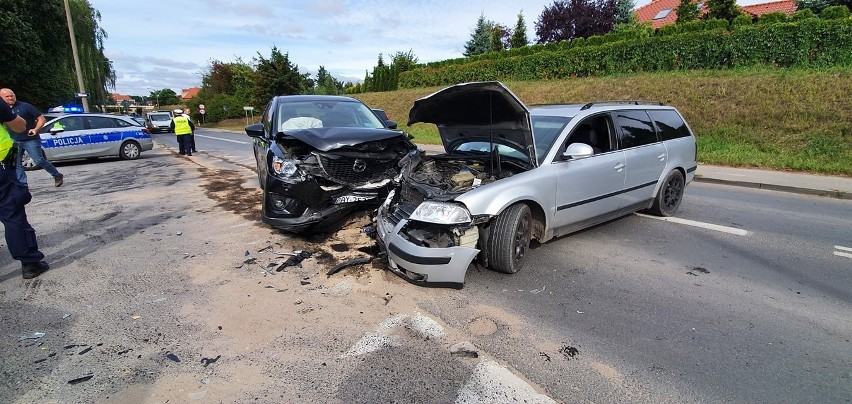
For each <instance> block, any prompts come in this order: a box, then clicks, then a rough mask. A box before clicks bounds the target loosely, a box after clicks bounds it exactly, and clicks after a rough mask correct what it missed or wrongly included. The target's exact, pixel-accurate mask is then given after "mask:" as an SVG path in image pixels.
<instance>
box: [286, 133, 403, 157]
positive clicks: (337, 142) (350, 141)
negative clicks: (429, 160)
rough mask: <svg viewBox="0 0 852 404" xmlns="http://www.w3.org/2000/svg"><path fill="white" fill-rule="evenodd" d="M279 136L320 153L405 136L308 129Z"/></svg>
mask: <svg viewBox="0 0 852 404" xmlns="http://www.w3.org/2000/svg"><path fill="white" fill-rule="evenodd" d="M278 136H284V137H291V138H294V139H297V140H301V141H302V142H305V143H307V144H308V145H309V146H311V147H313V148H315V149H318V150H320V151H324V152H327V151H330V150H334V149H339V148H341V147H345V146H354V145H357V144H361V143H367V142H372V141H376V140H384V139H391V138H394V137H398V136H403V133H402V132H400V131H395V130H391V129H369V128H335V127H332V128H306V129H291V130H285V131H282V132H278Z"/></svg>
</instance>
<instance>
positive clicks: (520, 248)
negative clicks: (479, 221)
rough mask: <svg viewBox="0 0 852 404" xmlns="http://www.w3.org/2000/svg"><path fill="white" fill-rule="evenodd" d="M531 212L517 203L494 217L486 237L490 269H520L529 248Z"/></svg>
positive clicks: (508, 271)
mask: <svg viewBox="0 0 852 404" xmlns="http://www.w3.org/2000/svg"><path fill="white" fill-rule="evenodd" d="M531 235H532V213H531V212H530V207H529V206H527V205H526V204H523V203H519V204H515V205H512V206H510V207H509V208H508V209H506V211H504V212H503V213H501V214H500V215H499V216H497V218H496V219H494V223H493V224H492V225H491V231H490V236H489V238H488V245H487V248H488V265H489V267H490V268H491V270H493V271H496V272H502V273H504V274H513V273H516V272H518V271H520V270H521V268H523V266H524V261H525V260H526V256H527V252H528V251H529V248H530V238H531Z"/></svg>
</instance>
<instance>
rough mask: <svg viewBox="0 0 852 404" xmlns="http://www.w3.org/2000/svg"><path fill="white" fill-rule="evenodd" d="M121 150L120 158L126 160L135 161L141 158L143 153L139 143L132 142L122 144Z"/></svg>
mask: <svg viewBox="0 0 852 404" xmlns="http://www.w3.org/2000/svg"><path fill="white" fill-rule="evenodd" d="M119 150H120V151H119V156H120V157H121V158H122V159H124V160H135V159H137V158H139V154H141V153H142V148H141V147H139V143H136V142H134V141H132V140H128V141H126V142H124V143H122V145H121V149H119Z"/></svg>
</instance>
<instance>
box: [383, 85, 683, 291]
mask: <svg viewBox="0 0 852 404" xmlns="http://www.w3.org/2000/svg"><path fill="white" fill-rule="evenodd" d="M417 122H424V123H433V124H436V125H437V126H438V130H439V132H440V135H441V140H442V142H443V145H444V148H445V150H446V153H445V154H439V155H435V156H424V155H422V154H419V155H416V156H414V157H412V158H410V159H407V160H406V161H405V163H406V164H405V166H404V167H403V169H402V173H401V180H400V186H399V188H398V189H396V190H395V191H393V192H391V193H390V194H389V195H388V197H387V198H386V199H385V201H384V202H383V204H382V205H381V206H380V207H379V209H378V212H377V215H376V230H377V231H376V235H377V238H378V241H379V246H380V247H381V248H382V249H383V250H384V251H385V252H387V257H388V262H389V267H390V268H391V270H393V271H394V272H396V273H397V274H398V275H400V276H401V277H403V278H404V279H406V280H408V281H409V282H412V283H415V284H420V285H436V286H450V287H459V288H460V287H462V286H463V284H464V279H465V274H466V272H467V269H468V266H469V265H470V264H471V263H472V261H473V260H474V259H478V261H479V263H480V264H481V265H483V266H485V267H488V268H490V269H492V270H494V271H498V272H503V273H515V272H517V271H519V270H521V268H523V266H524V262H525V259H526V257H527V253H528V252H529V251H528V249H529V243H530V240H531V239H537V240H538V241H540V242H545V241H548V240H550V239H552V238H554V237H559V236H563V235H566V234H569V233H572V232H576V231H578V230H581V229H584V228H587V227H590V226H593V225H595V224H599V223H602V222H605V221H607V220H611V219H613V218H617V217H620V216H623V215H626V214H629V213H632V212H635V211H640V210H647V211H649V212H651V213H653V214H656V215H661V216H669V215H673V214H674V213H675V212H676V211H677V209H678V206H679V205H680V202H681V199H682V196H683V192H684V187H685V186H686V185H687V184H688V183H689V182H690V181H692V179H693V177H694V174H695V169H696V143H695V138H694V137H693V134H692V131H691V129H690V128H689V126H688V125H687V124H686V122H685V121H684V119H683V116H681V114H680V113H679V112H678V111H677V109H675V108H674V107H671V106H665V105H661V104H659V103H648V102H641V101H630V102H627V103H625V102H593V103H588V104H585V105H546V106H538V107H533V108H531V109H528V108H527V107H526V106H525V105H524V104H522V103H521V101H520V100H518V98H517V97H516V96H515V95H514V94H513V93H512V92H511V91H510V90H509V89H508V88H506V87H505V86H503V84H501V83H499V82H479V83H466V84H459V85H455V86H451V87H448V88H446V89H444V90H441V91H439V92H437V93H435V94H432V95H430V96H427V97H425V98H422V99H420V100H417V101H416V102H415V103H414V106H413V107H412V108H411V111H410V114H409V120H408V124H409V125H412V124H414V123H417Z"/></svg>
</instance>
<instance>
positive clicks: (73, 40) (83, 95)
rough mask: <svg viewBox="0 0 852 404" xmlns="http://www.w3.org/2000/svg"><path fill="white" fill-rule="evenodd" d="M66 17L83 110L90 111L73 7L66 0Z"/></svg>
mask: <svg viewBox="0 0 852 404" xmlns="http://www.w3.org/2000/svg"><path fill="white" fill-rule="evenodd" d="M65 19H67V20H68V35H69V36H70V37H71V55H72V56H73V57H74V70H76V71H77V87H79V88H80V93H79V94H78V95H81V97H80V99H81V100H82V102H83V112H89V100H88V99H87V98H86V97H88V95H87V94H86V87H85V86H84V85H83V73H82V71H81V70H80V55H78V54H77V38H75V37H74V23H73V22H72V21H71V7H70V6H69V5H68V0H65Z"/></svg>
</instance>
